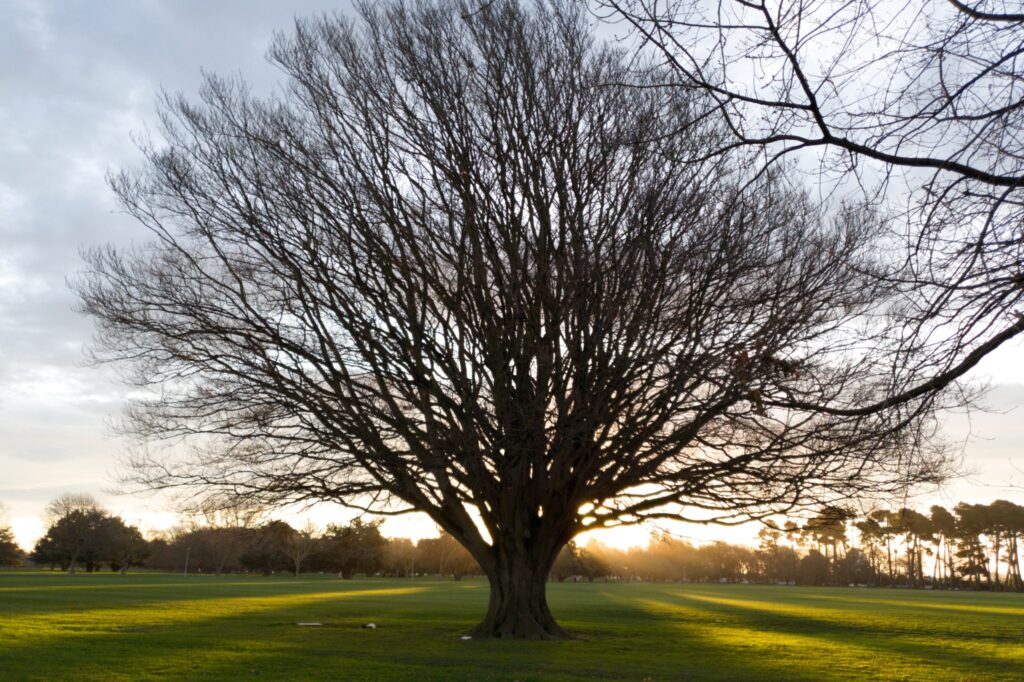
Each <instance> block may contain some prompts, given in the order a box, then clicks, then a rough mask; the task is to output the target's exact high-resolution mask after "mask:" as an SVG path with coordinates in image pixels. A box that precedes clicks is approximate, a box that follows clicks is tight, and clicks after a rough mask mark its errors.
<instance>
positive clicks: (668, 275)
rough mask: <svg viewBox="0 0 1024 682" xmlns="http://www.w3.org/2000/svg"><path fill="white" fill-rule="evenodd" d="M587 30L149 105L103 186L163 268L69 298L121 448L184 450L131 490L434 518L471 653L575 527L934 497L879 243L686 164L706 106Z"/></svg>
mask: <svg viewBox="0 0 1024 682" xmlns="http://www.w3.org/2000/svg"><path fill="white" fill-rule="evenodd" d="M585 17H586V15H585V14H583V13H582V8H580V7H579V6H578V5H576V4H574V3H565V4H549V5H537V6H534V7H531V8H524V7H521V6H519V5H517V4H516V3H514V2H494V3H490V4H487V5H486V6H483V7H467V6H462V5H458V4H455V3H451V2H443V1H442V2H438V3H418V4H415V5H412V4H401V3H399V4H394V3H389V4H386V5H384V6H383V7H381V6H379V5H377V6H371V5H370V4H367V5H364V6H363V7H362V10H361V18H360V19H359V20H358V21H357V22H349V21H348V20H346V19H343V18H337V17H333V18H321V19H314V20H308V21H300V22H298V24H297V26H296V29H295V32H294V34H292V35H290V36H287V37H284V36H282V37H279V38H278V39H277V40H276V42H275V43H274V46H273V48H272V50H271V53H270V55H271V58H272V60H273V61H274V62H275V63H276V64H278V65H279V66H280V67H281V69H282V70H283V72H284V73H285V74H286V75H287V79H288V80H287V88H286V89H285V90H283V92H282V94H280V95H279V96H278V97H275V98H271V99H257V98H254V97H252V96H250V95H249V94H248V93H247V91H246V89H245V87H244V86H243V85H242V84H241V83H239V82H235V81H231V80H223V79H217V78H211V79H210V80H209V82H208V83H207V84H206V87H205V89H204V90H203V92H202V102H201V103H199V104H193V103H190V102H188V101H187V100H185V99H183V98H180V97H169V98H168V99H167V101H166V103H165V107H164V109H163V113H164V115H163V135H164V138H165V140H166V142H165V143H161V144H160V145H159V146H157V147H154V148H150V149H147V150H146V158H147V163H146V165H145V167H144V168H143V169H142V170H141V171H140V172H138V173H132V174H125V175H121V176H118V177H117V178H115V180H114V187H115V189H116V191H117V193H118V194H119V196H120V198H121V201H122V202H123V205H124V206H125V207H126V209H127V210H128V211H129V212H130V213H131V214H132V215H133V216H135V217H136V218H137V219H138V220H139V221H140V222H141V223H142V224H143V225H145V226H146V227H147V228H149V230H150V233H151V234H152V236H153V237H154V239H153V240H152V241H151V242H150V243H147V244H145V245H142V246H139V247H138V248H136V249H134V250H128V251H117V250H114V249H97V250H93V251H91V252H89V254H88V261H89V263H90V266H91V267H90V270H89V271H88V273H87V274H86V275H85V276H84V277H83V278H82V280H81V281H80V282H79V284H78V288H79V290H80V293H81V296H82V300H83V308H84V310H85V311H86V312H88V313H89V314H91V315H92V316H93V317H94V318H95V320H96V321H97V324H98V329H99V338H98V344H97V346H96V355H97V358H98V359H99V360H101V361H112V362H116V363H118V364H119V365H120V366H121V367H123V368H125V369H126V370H127V371H126V376H127V378H128V379H129V380H130V381H132V382H133V383H134V384H136V385H138V386H140V387H142V388H143V389H150V390H149V391H148V392H145V393H142V394H140V395H141V397H140V398H139V400H138V401H137V402H135V404H134V405H133V406H132V408H131V409H130V411H129V414H128V417H129V419H128V425H129V427H130V428H131V429H132V430H133V431H134V432H135V433H137V434H140V435H141V436H144V437H147V438H149V439H151V440H159V439H169V440H170V441H171V442H172V443H176V442H177V440H178V439H179V438H188V439H190V440H191V441H192V443H193V444H194V445H193V449H192V450H190V451H189V454H188V455H187V456H180V455H177V456H176V455H174V454H173V453H172V452H170V451H166V450H156V451H154V453H153V454H152V455H150V456H144V457H143V456H140V458H139V459H138V461H137V462H136V465H137V466H136V467H135V479H136V481H137V482H139V483H141V484H143V485H145V486H147V487H150V488H167V487H183V488H186V489H190V490H195V491H198V492H199V493H200V494H203V493H210V494H215V495H225V494H226V495H232V496H235V497H236V498H243V499H248V500H250V501H253V502H259V503H261V504H276V503H288V502H297V501H303V502H309V501H315V500H329V501H335V502H340V503H342V504H346V505H349V506H352V507H356V508H363V509H367V510H371V511H376V512H379V513H401V512H404V511H408V510H419V511H422V512H425V513H426V514H428V515H429V516H430V517H431V518H432V519H433V520H434V521H436V522H437V523H438V524H439V525H440V526H441V527H442V528H443V529H444V530H445V531H447V532H448V533H451V534H452V535H453V536H454V537H455V538H457V539H458V540H459V542H461V543H462V544H463V545H464V546H465V547H466V548H467V549H468V551H469V552H470V553H471V554H472V555H473V557H474V558H475V559H476V561H477V562H478V563H479V564H480V566H481V568H482V570H483V571H484V572H485V573H486V575H487V577H488V579H489V581H490V588H491V591H490V601H489V605H488V610H487V613H486V616H485V618H484V620H483V622H482V623H481V624H480V625H479V626H478V627H477V628H476V630H475V631H474V632H475V635H476V636H480V637H490V636H501V637H531V638H539V637H562V636H564V635H565V633H564V632H563V630H562V629H561V628H560V627H559V626H558V624H557V623H556V622H555V620H554V618H553V616H552V614H551V612H550V610H549V608H548V605H547V602H546V597H545V581H546V578H547V576H548V572H549V569H550V567H551V565H552V563H553V562H554V560H555V558H556V557H557V556H558V553H559V550H560V549H561V548H562V547H563V546H564V545H565V544H566V543H567V542H569V541H570V540H571V539H572V538H573V537H574V536H575V535H576V534H578V533H580V532H581V531H583V530H586V529H590V528H599V527H605V526H610V525H616V524H622V523H635V522H638V521H641V520H643V519H645V518H682V519H697V520H705V521H706V520H709V519H715V520H718V521H722V522H729V521H741V520H743V519H748V518H753V517H758V516H762V515H765V514H770V513H773V512H778V511H782V510H788V509H792V508H794V507H798V506H802V505H810V504H815V503H820V502H827V501H829V500H834V499H836V498H837V497H844V496H847V495H850V494H858V493H868V492H879V491H886V490H893V489H896V488H898V487H900V486H905V485H907V484H911V483H914V482H917V481H925V480H934V479H935V478H936V477H937V476H940V475H941V474H942V473H943V471H942V467H943V465H944V459H943V454H942V451H941V449H937V448H936V447H934V444H933V440H934V439H933V436H934V433H933V430H934V424H933V421H932V420H931V419H930V418H929V415H930V414H931V411H932V410H933V409H934V408H935V407H936V406H938V405H939V404H941V403H942V401H943V400H945V398H944V397H943V395H942V394H938V393H936V392H934V391H930V392H923V393H921V394H920V395H918V396H917V397H916V398H914V399H911V400H901V401H888V400H887V396H890V395H892V394H895V393H899V392H900V391H902V390H904V389H905V388H906V387H907V386H911V385H916V384H915V382H916V381H917V379H918V377H917V376H916V373H915V367H916V365H914V363H907V365H906V371H902V370H901V369H900V368H899V367H897V366H896V365H894V363H893V361H892V359H893V357H896V356H895V355H894V354H898V353H899V351H900V349H899V340H900V335H899V333H898V331H894V329H895V327H898V325H895V326H894V322H893V320H894V319H895V320H897V321H898V319H899V315H900V314H901V306H900V305H899V299H898V297H897V293H898V292H895V291H894V289H893V287H892V286H890V284H889V283H888V279H887V274H888V271H887V264H886V263H885V262H884V260H883V259H881V258H880V257H879V256H877V253H878V251H879V249H880V246H881V244H880V243H879V240H880V239H881V238H882V236H883V235H884V234H886V232H885V229H884V221H883V220H882V219H881V218H880V217H879V216H877V215H874V214H873V213H872V212H871V211H868V210H866V209H863V208H857V207H852V206H837V207H835V210H834V211H831V212H828V211H825V210H824V209H822V208H820V207H818V206H815V205H814V204H813V203H812V202H810V201H809V199H808V198H807V196H806V195H805V194H804V193H802V192H801V191H799V188H794V187H792V186H790V184H789V183H787V181H786V178H785V176H784V175H783V174H782V173H781V172H772V173H766V174H761V175H760V176H758V177H757V178H752V177H751V174H750V173H748V172H746V169H745V168H743V167H740V166H738V165H737V164H735V163H732V162H731V161H730V159H729V158H728V157H722V156H716V155H710V154H709V153H708V152H709V151H710V150H713V149H716V148H717V147H718V146H719V145H721V144H722V137H723V135H726V134H727V132H725V131H723V130H722V129H721V127H720V126H719V125H718V124H717V123H716V122H713V121H710V120H707V119H705V120H704V121H703V122H702V121H700V120H698V115H699V113H700V112H702V111H703V110H704V104H703V103H702V102H701V101H700V97H701V96H702V95H701V93H699V92H695V91H692V90H689V89H686V88H672V89H664V88H660V87H642V86H644V85H660V84H662V82H663V79H665V78H670V77H671V75H670V74H667V73H666V72H665V71H664V70H660V69H656V68H652V69H650V70H648V72H647V74H646V75H645V76H643V77H640V78H639V79H638V77H637V76H636V74H635V71H634V70H633V69H631V68H627V65H626V59H625V57H624V55H623V54H622V53H621V52H620V51H618V50H616V49H613V48H611V47H608V46H607V45H604V44H602V43H600V42H597V41H596V40H595V39H594V37H593V35H592V33H591V27H590V26H589V25H588V23H587V21H586V18H585ZM626 81H629V85H630V87H624V85H623V84H624V83H625V82H626ZM636 86H641V87H636ZM681 122H685V124H686V125H685V132H684V133H683V134H680V124H681ZM901 357H902V356H901ZM894 368H895V369H894Z"/></svg>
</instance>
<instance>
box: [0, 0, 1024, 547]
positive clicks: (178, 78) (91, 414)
mask: <svg viewBox="0 0 1024 682" xmlns="http://www.w3.org/2000/svg"><path fill="white" fill-rule="evenodd" d="M345 6H346V3H344V2H337V1H335V2H327V1H326V0H293V1H292V2H288V3H284V2H279V1H274V0H244V1H243V0H219V1H218V2H215V3H210V2H200V1H198V0H166V1H160V0H115V1H108V2H102V3H98V2H84V1H78V0H61V1H60V2H57V1H47V0H0V10H2V16H3V20H2V21H0V59H2V63H3V64H4V65H5V66H4V69H3V70H2V71H0V503H3V504H4V505H5V507H6V517H7V519H6V520H7V521H8V522H9V523H10V524H11V525H12V526H13V528H14V531H15V534H16V536H17V539H18V540H19V542H21V544H22V545H23V546H24V547H26V548H29V547H30V546H31V544H32V543H33V542H34V541H35V539H36V538H37V537H38V536H39V535H40V534H41V533H42V530H43V523H42V520H41V514H42V511H43V508H44V507H45V505H46V503H47V502H48V501H49V500H50V499H52V498H53V497H55V496H57V495H58V494H60V493H63V492H68V491H73V492H87V493H92V494H94V495H96V496H97V497H98V498H99V499H100V500H101V501H102V502H103V503H104V504H105V505H106V506H107V507H108V508H109V509H111V510H112V511H114V512H117V513H120V514H122V515H123V516H124V518H125V519H126V520H127V521H129V522H130V523H135V524H138V525H140V526H141V527H142V528H143V529H145V530H153V529H159V528H163V527H167V526H169V525H172V524H173V523H174V521H175V517H174V514H173V513H171V512H170V511H169V508H168V505H167V501H166V500H163V499H158V498H148V497H141V496H125V495H112V494H109V493H108V492H104V491H109V490H110V489H111V488H113V487H114V478H115V477H116V473H117V467H118V464H117V458H118V455H119V454H123V452H124V448H125V444H124V443H122V442H120V441H119V440H117V439H116V438H114V437H112V436H111V435H110V428H109V425H110V422H111V421H112V420H113V419H115V418H116V417H117V415H118V412H119V409H120V404H121V397H122V394H123V389H122V388H120V386H119V385H118V383H117V380H116V377H115V375H114V373H113V372H112V371H111V370H110V369H109V368H103V369H96V368H91V367H86V366H84V364H83V359H84V355H83V348H84V347H85V346H86V345H87V344H88V342H89V337H90V333H91V323H90V321H89V320H88V319H85V318H83V317H82V316H80V315H79V314H77V313H76V312H75V311H74V305H75V301H74V297H73V296H72V294H71V293H70V291H69V290H68V287H67V279H68V278H69V277H71V276H73V275H74V273H75V272H76V270H78V269H80V268H81V259H80V257H79V250H80V248H81V247H83V246H87V245H97V244H104V243H116V244H126V243H130V242H132V241H133V240H143V239H145V236H146V235H145V233H144V231H143V230H142V229H141V228H140V227H138V226H136V225H135V224H134V223H133V222H132V221H131V220H129V219H128V218H127V217H126V216H124V215H122V214H120V213H119V212H118V209H117V207H116V205H115V203H114V198H113V194H112V192H111V191H110V190H109V188H108V187H107V185H106V181H105V175H106V173H107V172H108V171H112V170H117V169H120V168H124V167H130V166H132V165H135V164H137V163H139V162H140V161H141V155H140V153H139V152H138V150H137V149H136V146H135V143H134V142H133V137H134V138H136V139H137V138H138V137H140V136H145V135H146V133H147V130H150V129H153V128H154V122H155V119H156V116H155V100H156V98H157V95H158V93H159V91H160V89H161V88H164V89H167V90H170V91H182V92H184V93H186V94H189V93H195V92H196V90H197V88H198V87H199V84H200V81H201V78H202V75H201V74H202V71H203V70H207V71H213V72H219V73H232V74H234V73H237V74H241V75H243V76H244V77H245V78H246V79H247V80H249V81H250V82H251V83H252V84H253V86H254V89H255V90H256V91H258V92H259V91H268V90H270V89H271V88H273V86H274V83H275V82H276V81H277V79H278V73H277V72H276V71H275V70H274V69H273V67H271V66H270V65H269V64H267V62H266V61H265V60H264V56H263V55H264V51H265V49H266V47H267V44H268V42H269V40H270V38H271V36H272V34H273V32H274V31H275V30H287V29H288V27H289V26H290V25H291V22H292V19H293V17H294V16H295V15H306V14H310V13H315V12H319V11H333V10H344V9H345ZM970 380H971V381H976V382H978V381H982V382H988V383H990V384H991V385H992V391H991V393H990V394H989V396H988V400H987V403H988V406H989V407H990V408H991V411H989V412H979V413H973V414H971V415H970V416H969V417H968V416H967V415H962V414H958V415H947V416H945V417H944V421H945V425H946V432H947V434H948V436H949V437H950V439H952V440H953V441H955V442H958V443H961V444H962V445H963V456H964V464H965V468H966V469H968V470H970V471H971V473H970V474H969V475H968V476H966V477H965V478H963V479H958V480H956V481H953V482H951V483H950V484H948V485H947V486H946V487H945V488H944V489H943V490H939V491H935V490H932V491H923V492H922V495H921V497H920V498H919V499H916V500H914V501H912V502H911V504H912V505H918V506H921V507H926V506H927V505H930V504H933V503H935V502H940V503H945V504H951V503H955V502H957V501H960V500H966V501H972V502H990V501H992V500H994V499H998V498H1004V499H1011V500H1015V501H1017V502H1018V503H1024V454H1022V452H1021V445H1022V444H1024V409H1022V407H1021V406H1022V405H1024V348H1022V347H1021V346H1020V344H1018V345H1017V346H1015V347H1013V348H1007V349H1003V350H1001V351H999V352H998V353H996V354H995V355H993V356H991V357H990V358H988V359H986V360H985V361H984V362H983V363H982V365H981V366H980V367H979V368H978V369H977V370H976V371H975V372H974V373H973V374H972V375H971V379H970ZM969 434H970V435H969ZM893 504H894V506H896V505H898V504H902V501H894V503H893ZM304 515H305V514H304ZM309 516H311V517H312V518H313V519H314V520H315V521H316V522H318V523H320V524H323V523H325V522H327V521H329V520H339V519H341V518H344V516H345V515H344V513H343V512H340V511H339V510H337V509H319V510H314V511H312V512H309ZM385 530H386V533H387V534H390V535H411V536H414V537H422V536H425V535H433V533H434V528H433V524H431V523H429V521H426V520H425V519H419V520H417V519H396V520H389V521H388V522H387V524H386V526H385ZM673 530H674V531H675V532H677V533H678V534H680V535H684V536H691V537H694V538H696V539H703V538H708V537H712V536H714V537H722V538H725V539H735V540H746V539H749V538H751V537H752V536H753V534H754V533H755V532H756V528H754V529H752V528H749V527H748V528H740V529H732V530H729V531H723V530H721V529H706V528H691V527H675V528H673ZM648 532H649V529H648V528H643V527H641V528H633V529H629V530H622V531H617V532H615V533H613V534H610V535H606V536H605V537H604V539H606V540H607V541H609V542H612V543H614V544H617V545H628V544H634V543H641V542H644V541H645V539H646V536H647V533H648Z"/></svg>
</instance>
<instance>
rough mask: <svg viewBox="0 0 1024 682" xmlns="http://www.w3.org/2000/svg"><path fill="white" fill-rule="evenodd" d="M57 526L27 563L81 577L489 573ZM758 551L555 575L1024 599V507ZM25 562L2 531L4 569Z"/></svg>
mask: <svg viewBox="0 0 1024 682" xmlns="http://www.w3.org/2000/svg"><path fill="white" fill-rule="evenodd" d="M47 517H48V521H49V524H50V525H49V528H48V529H47V532H46V534H45V535H44V536H43V537H42V538H41V539H40V540H39V541H38V542H37V543H36V546H35V548H34V550H33V551H32V553H31V554H30V555H29V558H30V560H31V561H32V562H34V563H35V564H37V565H44V566H50V567H52V568H54V569H58V568H59V569H61V570H66V571H69V572H74V571H75V570H76V569H77V568H83V569H85V570H86V571H95V570H100V569H102V568H109V569H110V570H115V571H122V572H124V571H127V570H128V568H130V567H133V566H145V567H147V568H152V569H159V570H168V571H188V572H194V573H206V574H216V575H219V574H222V573H238V572H248V573H262V574H267V575H269V574H272V573H292V574H295V575H298V574H300V573H302V572H319V573H337V574H338V575H339V577H342V578H352V577H353V576H356V575H381V576H389V577H410V576H416V575H436V576H450V577H453V578H455V579H459V578H461V577H463V576H466V575H480V574H481V571H480V568H479V566H478V565H477V563H476V561H475V560H474V559H473V558H472V557H471V556H470V554H469V553H468V552H467V551H466V550H465V548H463V546H462V545H461V544H460V543H459V542H458V541H456V540H455V538H453V537H452V536H451V535H449V534H447V533H442V534H441V535H440V536H439V537H437V538H427V539H421V540H419V541H418V542H414V541H412V540H410V539H408V538H387V537H384V536H383V535H382V534H381V532H380V525H381V522H380V521H379V520H378V521H364V520H362V519H358V518H357V519H354V520H352V521H351V522H349V523H347V524H331V525H328V526H327V528H326V529H324V530H323V531H318V530H317V529H316V528H314V527H312V526H310V525H307V526H306V527H304V528H300V529H297V528H293V527H292V526H291V525H289V524H288V523H286V522H284V521H281V520H269V521H260V518H259V514H258V513H256V512H249V513H239V512H237V511H236V512H235V513H233V514H230V515H228V514H224V513H220V512H217V513H208V514H205V515H204V516H202V517H201V518H194V519H192V520H191V521H190V522H189V523H187V524H185V525H183V526H181V527H179V528H176V529H174V530H171V531H166V532H163V533H160V534H158V535H157V536H156V537H153V538H151V539H148V540H147V539H146V538H144V537H143V536H142V533H141V532H140V531H139V529H138V528H136V527H135V526H130V525H128V524H126V523H125V522H124V521H123V520H122V519H120V518H119V517H117V516H115V515H113V514H111V513H109V512H108V511H106V510H104V509H103V508H102V507H100V505H99V504H97V503H96V501H95V500H94V499H93V498H91V497H89V496H87V495H63V496H61V497H59V498H57V499H56V500H54V501H53V502H52V503H51V504H50V506H49V507H48V508H47ZM758 538H759V545H758V546H757V547H746V546H741V545H734V544H729V543H726V542H720V541H719V542H711V543H709V544H704V545H700V546H698V545H695V544H693V543H691V542H687V541H685V540H683V539H679V538H676V537H673V536H671V535H669V534H667V533H657V534H655V535H652V537H651V540H650V542H649V543H648V544H647V546H645V547H634V548H631V549H628V550H621V549H616V548H612V547H608V546H606V545H604V544H601V543H600V542H596V541H591V542H589V543H588V544H586V545H585V546H579V545H577V544H576V543H569V544H568V545H567V546H566V547H565V548H564V549H563V550H562V551H561V553H560V554H559V555H558V558H557V560H556V561H555V563H554V565H553V567H552V569H551V573H550V578H551V579H552V580H556V581H566V580H573V581H578V580H590V581H592V580H598V579H601V580H652V581H683V582H758V583H785V584H801V585H869V586H901V587H917V588H950V589H952V588H970V589H987V590H1013V591H1018V592H1019V591H1024V580H1022V576H1021V553H1022V552H1021V544H1022V539H1024V506H1022V505H1019V504H1015V503H1013V502H1009V501H1006V500H996V501H995V502H992V503H991V504H968V503H960V504H957V505H956V506H955V507H953V509H952V511H950V510H948V509H946V508H945V507H942V506H938V505H935V506H932V507H931V508H930V509H929V511H928V513H927V514H924V513H921V512H919V511H916V510H914V509H910V508H907V507H903V508H899V509H896V510H885V509H878V510H874V511H871V512H870V513H867V514H863V515H856V514H854V513H852V512H850V511H849V510H844V509H839V508H826V509H824V510H822V511H821V512H820V513H819V514H818V515H817V516H815V517H813V518H810V519H808V520H805V521H803V522H800V523H798V522H796V521H793V520H789V521H786V522H785V523H784V524H782V525H778V524H772V523H768V524H766V525H765V526H764V527H763V528H762V529H761V531H760V532H759V534H758ZM21 559H22V552H21V551H20V550H19V548H18V547H17V545H16V544H15V543H14V540H13V536H12V535H11V532H10V529H9V528H3V527H0V565H7V566H9V565H17V564H19V563H20V562H21Z"/></svg>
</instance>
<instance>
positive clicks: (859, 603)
mask: <svg viewBox="0 0 1024 682" xmlns="http://www.w3.org/2000/svg"><path fill="white" fill-rule="evenodd" d="M550 592H551V602H552V605H553V608H554V610H555V613H556V615H557V616H558V617H559V618H560V619H561V622H562V623H563V624H564V625H566V626H567V627H569V628H571V629H572V630H573V631H574V632H575V633H577V634H578V635H579V637H580V638H579V639H577V640H575V641H571V642H554V643H552V642H526V643H522V642H513V643H509V642H464V641H461V640H460V639H459V636H460V635H461V634H462V633H463V632H465V631H466V630H467V629H468V628H470V627H471V626H472V625H473V624H474V623H475V622H476V621H477V620H478V618H479V617H480V616H481V615H482V613H483V609H484V607H485V605H486V601H487V590H486V585H485V584H484V583H483V582H481V581H478V580H466V581H462V582H450V581H444V582H441V581H438V580H436V579H423V580H416V581H413V582H410V581H407V580H353V581H340V580H337V579H335V578H332V577H328V576H322V577H320V576H314V577H302V578H299V579H294V578H288V577H283V576H282V577H272V578H260V577H238V576H226V577H223V578H216V577H212V576H193V577H189V578H188V579H185V578H183V577H181V576H177V575H167V574H138V575H132V576H128V577H127V578H122V577H120V576H116V575H110V574H103V575H79V576H74V577H71V576H66V575H61V574H56V573H49V572H20V573H15V572H11V573H0V671H2V677H3V679H12V680H15V679H17V680H20V679H40V680H42V679H55V678H67V677H72V678H74V679H95V680H147V679H149V680H156V679H189V680H193V679H205V680H223V679H236V678H246V679H273V680H287V679H294V680H309V679H346V680H350V679H351V680H379V679H408V680H417V681H422V680H449V679H476V680H492V679H497V680H522V681H524V682H525V681H526V680H590V679H615V680H619V679H635V680H643V679H651V680H678V679H685V680H718V679H725V680H837V679H865V678H869V679H885V680H928V681H929V682H935V681H939V680H1017V679H1021V678H1022V671H1024V618H1022V617H1021V616H1022V615H1024V596H1022V595H1013V594H980V593H979V594H975V593H965V592H959V593H946V592H943V593H940V592H931V593H929V592H911V591H906V590H865V589H825V588H823V589H813V588H794V587H776V586H753V585H678V584H638V583H633V584H619V583H594V584H552V585H551V587H550ZM299 621H316V622H320V623H323V626H322V627H319V628H300V627H297V626H296V625H295V623H296V622H299ZM367 622H374V623H376V624H377V626H378V627H377V629H375V630H367V629H364V628H362V627H361V626H362V625H363V624H365V623H367ZM72 672H73V674H71V673H72Z"/></svg>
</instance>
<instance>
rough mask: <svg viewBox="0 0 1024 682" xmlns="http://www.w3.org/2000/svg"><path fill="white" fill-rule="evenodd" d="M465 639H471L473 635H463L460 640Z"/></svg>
mask: <svg viewBox="0 0 1024 682" xmlns="http://www.w3.org/2000/svg"><path fill="white" fill-rule="evenodd" d="M467 639H473V635H463V636H462V641H466V640H467Z"/></svg>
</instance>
